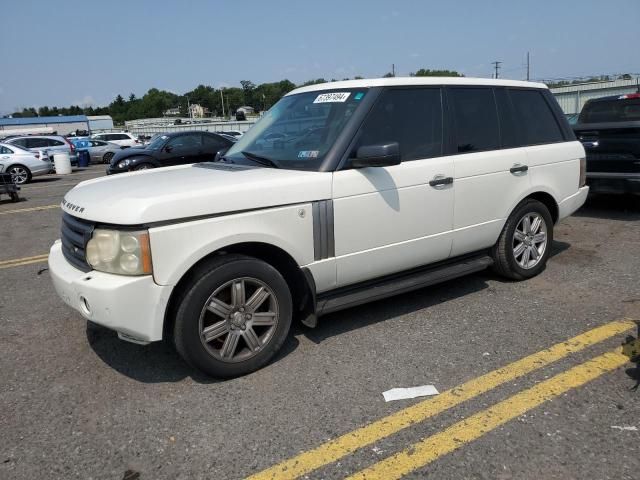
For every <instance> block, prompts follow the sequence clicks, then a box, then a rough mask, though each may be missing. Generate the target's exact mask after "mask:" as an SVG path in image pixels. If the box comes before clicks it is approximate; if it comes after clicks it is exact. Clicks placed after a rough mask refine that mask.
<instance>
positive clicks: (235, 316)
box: [199, 277, 279, 363]
mask: <svg viewBox="0 0 640 480" xmlns="http://www.w3.org/2000/svg"><path fill="white" fill-rule="evenodd" d="M278 318H279V315H278V300H277V299H276V296H275V294H274V292H273V290H272V289H271V288H270V287H269V286H268V285H267V284H266V283H264V282H262V281H261V280H258V279H256V278H249V277H243V278H237V279H234V280H231V281H228V282H226V283H225V284H223V285H222V286H221V287H219V288H217V289H216V290H215V292H213V294H212V295H211V296H210V297H209V298H208V299H207V301H206V303H205V305H204V307H203V308H202V312H201V313H200V322H199V331H200V341H201V342H202V344H203V345H204V347H205V348H206V350H207V351H208V352H209V354H210V355H212V356H213V357H215V358H216V359H218V360H221V361H223V362H227V363H235V362H240V361H244V360H248V359H249V358H252V357H254V356H255V355H257V354H258V353H259V352H260V351H262V350H263V348H264V347H265V346H266V345H267V344H268V343H269V341H270V340H271V339H272V338H273V335H274V333H275V330H276V327H277V325H278Z"/></svg>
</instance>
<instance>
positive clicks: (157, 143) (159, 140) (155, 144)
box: [147, 135, 169, 150]
mask: <svg viewBox="0 0 640 480" xmlns="http://www.w3.org/2000/svg"><path fill="white" fill-rule="evenodd" d="M167 138H169V137H168V136H167V135H158V136H157V137H155V138H154V139H152V140H151V141H150V142H149V145H147V148H149V149H151V150H158V149H159V148H160V147H162V145H164V142H166V141H167Z"/></svg>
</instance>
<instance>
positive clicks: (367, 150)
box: [351, 142, 400, 168]
mask: <svg viewBox="0 0 640 480" xmlns="http://www.w3.org/2000/svg"><path fill="white" fill-rule="evenodd" d="M399 164H400V145H398V142H391V143H383V144H380V145H365V146H362V147H360V148H358V152H357V153H356V158H353V159H351V166H352V167H353V168H366V167H390V166H392V165H399Z"/></svg>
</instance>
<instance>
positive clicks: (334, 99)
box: [313, 92, 351, 103]
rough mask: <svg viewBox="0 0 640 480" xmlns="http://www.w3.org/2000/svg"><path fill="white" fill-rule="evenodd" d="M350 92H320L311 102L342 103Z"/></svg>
mask: <svg viewBox="0 0 640 480" xmlns="http://www.w3.org/2000/svg"><path fill="white" fill-rule="evenodd" d="M349 95H351V92H333V93H321V94H320V95H318V96H317V97H316V99H315V100H314V101H313V103H342V102H346V101H347V98H349Z"/></svg>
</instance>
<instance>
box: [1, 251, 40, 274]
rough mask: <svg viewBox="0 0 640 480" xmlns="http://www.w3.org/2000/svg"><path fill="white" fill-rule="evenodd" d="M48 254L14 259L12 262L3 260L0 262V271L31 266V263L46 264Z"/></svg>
mask: <svg viewBox="0 0 640 480" xmlns="http://www.w3.org/2000/svg"><path fill="white" fill-rule="evenodd" d="M48 258H49V254H48V253H47V254H44V255H35V256H33V257H24V258H14V259H13V260H3V261H1V262H0V270H2V269H3V268H11V267H20V266H22V265H31V264H32V263H41V262H46V261H47V259H48Z"/></svg>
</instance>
